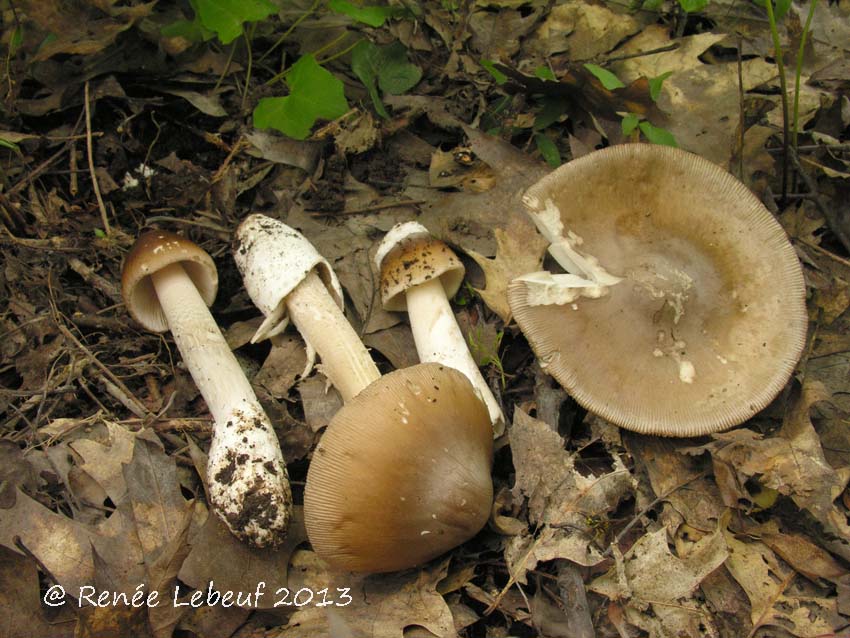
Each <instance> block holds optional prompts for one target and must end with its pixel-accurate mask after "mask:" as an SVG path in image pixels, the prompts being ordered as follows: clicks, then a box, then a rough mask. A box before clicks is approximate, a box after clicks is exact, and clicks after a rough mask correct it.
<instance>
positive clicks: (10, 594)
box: [0, 547, 74, 638]
mask: <svg viewBox="0 0 850 638" xmlns="http://www.w3.org/2000/svg"><path fill="white" fill-rule="evenodd" d="M0 609H2V610H3V618H2V619H0V634H2V635H3V636H4V638H31V637H32V636H51V637H55V638H66V637H70V636H73V634H74V632H73V623H56V624H52V623H50V622H48V621H47V619H46V618H45V617H44V614H43V613H42V608H41V596H40V594H39V585H38V569H36V563H35V561H33V560H32V559H31V558H28V557H26V556H21V555H20V554H17V553H15V552H13V551H12V550H10V549H6V548H4V547H0Z"/></svg>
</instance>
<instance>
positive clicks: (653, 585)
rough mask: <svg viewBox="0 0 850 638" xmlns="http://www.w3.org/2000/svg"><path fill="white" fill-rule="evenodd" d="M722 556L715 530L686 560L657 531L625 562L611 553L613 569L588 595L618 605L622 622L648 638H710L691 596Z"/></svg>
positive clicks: (701, 607)
mask: <svg viewBox="0 0 850 638" xmlns="http://www.w3.org/2000/svg"><path fill="white" fill-rule="evenodd" d="M728 556H729V551H728V549H727V548H726V543H725V542H724V537H723V534H722V532H721V529H719V528H718V529H716V530H715V531H714V533H712V534H709V535H707V536H704V537H703V538H702V539H700V540H699V541H698V542H697V543H695V544H694V545H693V546H692V547H691V549H690V552H689V553H688V555H687V556H676V555H674V554H673V553H672V552H671V551H670V548H669V547H668V543H667V532H666V530H665V529H663V528H662V529H660V530H658V531H657V532H652V533H649V534H646V535H645V536H643V537H641V538H640V539H639V540H638V541H637V542H636V543H635V544H634V545H633V546H632V547H631V548H630V549H629V551H628V552H627V553H626V554H625V556H621V555H620V554H619V552H618V551H617V552H615V553H614V557H615V561H616V563H615V565H614V566H613V567H611V569H610V570H609V571H608V573H607V574H605V575H604V576H600V577H599V578H597V579H595V580H594V581H593V582H592V583H591V584H590V589H591V591H594V592H596V593H598V594H602V595H603V596H606V597H607V598H610V599H611V600H614V601H620V603H621V604H622V605H623V606H624V608H625V618H626V620H627V621H628V622H629V623H631V624H632V625H635V626H637V627H640V628H641V629H643V630H644V631H646V632H648V633H649V635H650V637H651V638H668V637H670V638H672V637H673V636H716V635H718V634H717V629H716V627H715V625H714V621H713V620H712V615H711V612H710V610H709V609H708V608H707V607H706V606H705V603H703V602H701V601H700V600H699V598H698V597H697V596H696V595H695V593H696V590H697V588H698V587H699V585H700V583H701V582H702V581H703V580H704V579H705V578H706V577H707V576H708V575H709V574H710V573H711V572H713V571H714V570H715V569H717V568H718V567H719V566H720V565H722V564H723V562H724V561H725V560H726V559H727V557H728Z"/></svg>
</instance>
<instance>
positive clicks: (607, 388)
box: [508, 144, 807, 436]
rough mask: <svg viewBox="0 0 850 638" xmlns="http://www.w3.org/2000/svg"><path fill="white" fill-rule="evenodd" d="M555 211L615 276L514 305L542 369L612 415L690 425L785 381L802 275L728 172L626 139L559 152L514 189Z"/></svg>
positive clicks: (673, 427)
mask: <svg viewBox="0 0 850 638" xmlns="http://www.w3.org/2000/svg"><path fill="white" fill-rule="evenodd" d="M524 202H525V203H526V206H528V208H529V214H530V215H531V216H532V217H535V216H537V215H538V214H539V213H540V212H543V211H544V209H545V208H546V207H547V206H549V207H550V211H551V206H552V205H554V206H555V207H557V209H558V210H559V211H560V216H561V221H562V223H563V226H564V232H567V231H571V232H573V233H575V235H576V236H577V237H578V238H580V241H581V243H580V246H579V248H578V249H579V250H581V251H582V252H583V253H584V254H585V255H590V256H592V257H595V258H596V259H598V262H599V265H600V266H602V267H603V268H604V269H605V270H607V272H609V273H611V274H612V275H615V276H618V277H622V278H623V281H621V282H620V283H617V284H614V285H612V286H610V288H609V294H607V295H606V296H604V297H602V298H599V299H586V298H578V299H577V300H576V301H575V302H574V303H572V304H569V303H568V304H565V305H561V306H557V305H548V306H547V305H536V306H535V305H530V303H529V301H530V299H531V294H530V290H529V288H528V285H527V284H526V283H524V282H522V281H520V280H516V281H514V282H513V283H512V284H511V285H510V287H509V290H508V298H509V302H510V305H511V309H512V310H513V313H514V317H515V318H516V321H517V323H518V324H519V326H520V328H521V329H522V331H523V333H525V335H526V336H527V338H528V340H529V342H530V343H531V345H532V347H533V349H534V351H535V353H536V354H537V356H538V357H539V358H540V360H541V363H542V365H543V366H544V367H545V369H546V371H547V372H548V373H549V374H551V375H552V376H554V377H555V379H557V380H558V381H559V382H560V383H561V385H563V386H564V388H565V389H567V390H568V391H569V392H570V393H571V394H572V395H573V396H574V397H575V399H576V400H577V401H578V402H579V403H580V404H581V405H583V406H584V407H586V408H587V409H588V410H589V411H591V412H593V413H595V414H598V415H600V416H602V417H604V418H606V419H608V420H610V421H612V422H614V423H616V424H618V425H620V426H622V427H624V428H627V429H630V430H635V431H637V432H643V433H650V434H660V435H666V436H696V435H700V434H706V433H709V432H715V431H719V430H723V429H725V428H729V427H731V426H733V425H737V424H739V423H741V422H743V421H745V420H747V419H748V418H750V417H751V416H753V415H754V414H755V413H756V412H758V411H759V410H761V409H762V408H764V407H765V406H766V405H767V404H768V403H769V402H770V401H771V400H772V399H773V398H774V397H775V396H776V395H777V394H778V392H779V391H780V390H781V389H782V388H783V387H784V385H785V384H786V382H787V381H788V378H789V377H790V375H791V373H792V371H793V369H794V366H795V365H796V362H797V361H798V359H799V357H800V354H801V352H802V349H803V345H804V342H805V337H806V325H807V316H806V307H805V286H804V282H803V275H802V271H801V268H800V264H799V262H798V260H797V257H796V255H795V253H794V249H793V248H792V246H791V244H790V242H789V241H788V238H787V236H786V235H785V232H784V231H783V229H782V227H781V226H780V225H779V224H778V223H777V221H776V220H775V219H774V217H773V216H772V215H771V213H770V212H769V211H768V210H767V209H766V208H765V207H764V206H763V205H762V204H761V202H759V200H758V199H757V198H756V197H755V196H754V195H753V194H752V193H751V192H750V191H749V190H748V189H747V188H746V187H745V186H744V185H743V184H742V183H741V182H739V181H738V180H737V179H735V178H734V177H733V176H732V175H730V174H729V173H727V172H726V171H724V170H722V169H720V168H719V167H717V166H716V165H714V164H712V163H711V162H709V161H707V160H705V159H702V158H700V157H698V156H696V155H692V154H690V153H687V152H685V151H682V150H679V149H674V148H669V147H660V146H651V145H645V144H628V145H623V146H616V147H612V148H608V149H604V150H601V151H596V152H594V153H591V154H589V155H587V156H585V157H582V158H580V159H578V160H575V161H573V162H570V163H569V164H566V165H565V166H562V167H561V168H559V169H558V170H556V171H554V172H553V173H551V174H550V175H548V176H546V177H545V178H543V179H542V180H541V181H540V182H538V183H537V184H535V185H534V186H532V187H531V188H530V189H529V190H528V191H527V193H526V196H525V197H524Z"/></svg>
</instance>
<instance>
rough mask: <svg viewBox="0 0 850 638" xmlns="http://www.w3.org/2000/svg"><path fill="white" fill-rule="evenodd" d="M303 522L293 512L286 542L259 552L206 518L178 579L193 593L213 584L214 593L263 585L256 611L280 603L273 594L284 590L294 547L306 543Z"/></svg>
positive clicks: (249, 590) (243, 590)
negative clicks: (282, 588)
mask: <svg viewBox="0 0 850 638" xmlns="http://www.w3.org/2000/svg"><path fill="white" fill-rule="evenodd" d="M306 538H307V534H306V532H305V531H304V518H303V514H302V513H301V510H300V509H299V508H295V510H294V511H293V513H292V519H291V522H290V524H289V529H288V530H287V533H286V540H285V541H284V543H283V544H282V545H281V546H280V547H277V548H271V547H266V548H262V549H258V548H256V547H249V546H248V545H247V544H246V543H243V542H241V541H239V540H238V539H236V538H235V537H234V536H233V534H231V533H230V532H229V531H228V529H227V528H226V527H225V526H224V523H222V522H221V521H220V520H219V518H218V517H217V516H209V517H208V518H207V521H206V523H205V524H204V526H203V527H202V528H201V529H200V531H199V532H198V534H197V535H196V536H195V537H194V538H192V548H191V551H190V552H189V555H188V556H187V557H186V560H185V561H183V564H182V565H181V567H180V573H179V578H180V580H181V581H183V582H184V583H186V584H187V585H189V586H191V587H194V588H195V589H199V590H203V589H205V588H207V587H209V584H210V583H213V584H214V588H215V589H216V590H217V591H240V592H251V593H252V594H253V593H254V592H255V591H256V590H257V587H258V585H259V583H261V582H262V583H264V584H265V585H264V589H263V591H264V595H263V596H260V597H259V599H258V600H257V601H254V600H253V598H252V603H253V602H256V608H259V609H268V608H271V607H273V606H274V603H275V602H276V601H277V600H279V599H280V597H279V596H278V597H276V596H275V592H276V591H277V590H278V589H280V588H281V587H286V586H287V582H288V577H287V574H288V567H289V558H290V556H291V555H292V552H293V551H294V550H295V547H296V546H297V545H299V544H300V543H303V542H304V540H306Z"/></svg>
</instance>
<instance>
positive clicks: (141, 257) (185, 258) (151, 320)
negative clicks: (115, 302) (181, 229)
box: [121, 230, 218, 332]
mask: <svg viewBox="0 0 850 638" xmlns="http://www.w3.org/2000/svg"><path fill="white" fill-rule="evenodd" d="M178 262H179V263H180V264H181V265H182V266H183V268H184V269H185V270H186V273H187V274H188V275H189V277H190V278H191V279H192V282H193V283H194V284H195V287H196V288H197V289H198V292H199V293H200V295H201V298H202V299H203V300H204V302H205V303H206V304H207V305H208V306H210V305H212V302H213V301H214V300H215V295H216V293H217V292H218V273H217V271H216V268H215V264H214V263H213V260H212V257H210V256H209V255H208V254H207V252H206V251H205V250H204V249H203V248H201V247H200V246H198V245H197V244H195V243H194V242H192V241H190V240H188V239H186V238H185V237H181V236H180V235H175V234H174V233H170V232H168V231H166V230H151V231H148V232H146V233H144V234H143V235H141V236H140V237H139V238H138V239H137V240H136V243H135V244H133V248H131V249H130V252H129V253H127V257H126V258H125V259H124V270H123V272H122V273H121V294H122V295H123V297H124V304H125V305H126V306H127V311H128V312H129V313H130V315H131V316H132V317H133V319H135V320H136V321H138V322H139V323H140V324H141V325H142V326H144V327H145V328H146V329H147V330H151V331H153V332H166V331H167V330H168V321H166V319H165V315H164V314H163V312H162V306H161V305H160V303H159V299H157V296H156V291H155V290H154V287H153V282H152V281H151V278H150V276H151V275H152V274H153V273H155V272H156V271H158V270H161V269H162V268H165V267H166V266H168V265H170V264H173V263H178Z"/></svg>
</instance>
